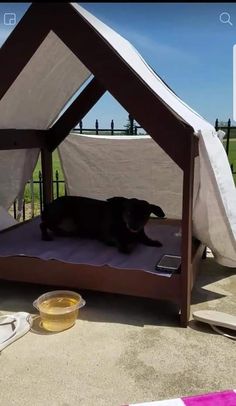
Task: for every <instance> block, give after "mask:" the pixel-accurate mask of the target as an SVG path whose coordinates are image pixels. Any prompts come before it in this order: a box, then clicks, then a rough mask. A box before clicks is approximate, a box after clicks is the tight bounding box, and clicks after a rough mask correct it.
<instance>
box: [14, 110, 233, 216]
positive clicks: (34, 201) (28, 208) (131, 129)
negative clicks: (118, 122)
mask: <svg viewBox="0 0 236 406" xmlns="http://www.w3.org/2000/svg"><path fill="white" fill-rule="evenodd" d="M141 128H142V127H140V126H139V125H137V124H136V123H135V121H134V119H133V118H132V117H131V116H130V115H129V117H128V121H127V125H126V126H125V128H116V129H115V128H114V120H111V123H110V128H100V127H99V122H98V120H96V121H95V127H94V128H83V123H82V121H80V123H79V126H78V128H76V129H74V130H73V131H75V132H78V133H79V134H88V133H89V134H96V135H99V134H101V135H102V134H103V135H104V134H106V135H108V134H109V135H116V134H119V135H138V131H139V129H141ZM215 128H216V130H219V129H221V130H223V131H225V133H226V135H225V142H224V144H225V149H226V153H227V155H228V156H229V153H230V144H231V140H232V139H235V142H236V127H235V126H231V121H230V119H229V120H228V122H227V123H223V124H222V122H221V123H219V120H218V119H217V120H216V121H215ZM142 134H146V132H145V130H143V131H142ZM235 145H236V144H235ZM230 165H231V170H232V173H233V174H236V170H234V163H233V162H230ZM26 192H27V193H26ZM65 194H66V186H65V181H64V179H60V178H59V172H58V171H55V174H54V176H53V198H57V197H59V196H61V195H65ZM42 209H43V180H42V173H41V171H39V173H38V176H37V179H36V180H35V179H34V180H33V179H31V180H30V181H29V182H27V185H26V188H25V192H24V196H22V197H21V198H18V199H16V200H15V202H14V204H13V206H12V208H11V212H12V214H13V216H14V218H15V219H17V220H19V221H25V220H27V219H29V218H32V217H34V216H37V215H39V214H41V212H42Z"/></svg>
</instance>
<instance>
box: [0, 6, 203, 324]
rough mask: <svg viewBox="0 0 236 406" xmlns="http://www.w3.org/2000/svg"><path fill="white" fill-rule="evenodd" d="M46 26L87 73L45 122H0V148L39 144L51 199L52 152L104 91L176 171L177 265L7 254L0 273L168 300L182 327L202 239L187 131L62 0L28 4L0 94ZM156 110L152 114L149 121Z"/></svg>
mask: <svg viewBox="0 0 236 406" xmlns="http://www.w3.org/2000/svg"><path fill="white" fill-rule="evenodd" d="M68 21H69V22H70V24H68ZM50 30H53V31H54V33H55V34H56V35H57V36H58V37H59V38H60V39H61V40H62V41H63V42H64V43H65V44H66V45H67V47H68V48H69V49H70V50H71V51H72V52H73V53H74V54H75V55H76V56H77V57H79V59H80V60H81V61H82V63H83V64H84V65H85V66H86V67H87V68H88V69H89V70H90V72H91V73H92V74H93V75H94V78H93V79H92V80H91V81H90V83H89V84H88V85H87V87H86V88H85V89H84V90H83V91H82V92H81V94H80V95H79V96H78V98H77V99H76V100H75V101H74V102H73V103H72V104H71V106H70V107H69V108H68V109H67V110H66V111H65V112H64V114H63V115H62V116H61V117H60V119H58V121H57V122H56V123H55V124H54V125H53V126H52V127H51V128H50V129H48V130H25V129H0V149H2V150H6V149H16V148H36V147H37V148H40V149H41V158H42V174H43V191H44V202H49V201H51V200H52V151H53V150H54V149H55V148H56V147H57V146H58V145H59V144H60V143H61V142H62V141H63V140H64V139H65V137H66V136H67V135H68V134H69V132H70V131H71V130H72V129H73V128H74V126H75V125H76V124H77V123H78V122H79V121H80V120H81V119H82V118H83V117H84V116H85V115H86V114H87V113H88V111H89V110H90V109H91V108H92V107H93V106H94V104H95V103H96V102H97V101H98V100H99V99H100V97H101V96H102V95H103V94H104V93H105V91H106V90H108V91H109V92H110V93H111V94H112V95H113V96H114V97H115V99H116V100H117V101H118V102H119V103H120V104H121V105H122V106H123V107H124V108H125V109H126V110H127V111H129V113H130V114H131V115H132V117H134V118H135V119H136V120H137V121H138V122H139V123H140V125H141V126H142V127H143V128H145V130H146V131H147V132H148V133H149V134H150V136H151V137H152V138H153V139H154V140H155V141H156V142H157V143H158V144H159V145H160V147H161V148H162V149H163V150H164V151H165V152H166V153H167V154H168V155H169V156H170V157H171V158H172V159H173V160H174V161H175V162H176V163H177V165H178V166H179V167H180V168H181V169H182V170H183V204H182V213H183V215H182V242H181V256H182V265H181V272H180V274H176V275H173V276H172V277H171V278H163V277H158V276H156V275H155V279H154V278H153V276H152V274H147V273H144V272H141V271H137V270H134V272H135V276H134V274H133V273H130V272H126V271H125V270H118V269H112V268H109V271H108V267H101V268H99V270H98V269H97V268H95V267H91V266H88V265H83V266H82V265H72V264H64V263H63V264H62V263H60V262H59V261H41V260H39V259H36V258H25V257H24V258H23V257H10V258H0V278H2V279H8V280H18V281H26V282H35V283H45V284H46V283H49V284H57V285H66V286H70V287H78V288H80V289H96V290H102V291H107V292H113V293H123V294H130V295H136V296H143V297H150V298H155V299H168V300H173V301H174V302H176V303H177V304H178V305H179V307H180V310H181V315H180V321H181V325H182V326H187V323H188V320H189V314H190V300H191V289H192V286H193V284H194V280H195V275H196V270H197V268H198V263H199V260H200V259H201V257H202V253H203V250H204V246H203V245H202V244H200V242H198V241H196V240H194V239H193V237H192V204H193V178H194V159H195V157H196V156H197V155H198V139H197V137H196V136H195V135H194V130H193V128H192V127H191V126H190V125H189V124H188V123H186V122H184V121H183V120H182V121H181V120H180V118H179V117H177V115H176V114H175V113H174V112H172V111H171V110H170V109H168V107H167V106H166V105H165V104H164V103H163V101H162V100H161V99H160V98H159V97H158V96H157V95H156V94H155V93H154V92H153V91H152V89H151V88H149V87H148V86H147V84H146V83H145V82H143V81H142V79H141V78H140V77H139V76H137V75H136V74H135V73H134V71H133V70H132V68H131V67H130V66H129V65H128V64H126V62H125V61H124V60H123V59H122V58H121V57H120V56H119V54H118V53H116V51H115V50H114V49H112V47H111V46H110V45H109V44H108V43H107V41H106V40H105V39H104V38H103V37H102V36H100V35H99V34H98V32H97V31H96V30H95V29H94V28H93V26H92V25H91V24H89V23H88V22H87V20H86V19H85V18H83V17H82V16H81V15H80V14H79V13H78V12H77V11H76V9H74V7H72V6H71V5H70V4H69V3H47V4H39V3H38V4H37V3H33V4H32V5H31V6H30V7H29V9H28V10H27V12H26V13H25V15H24V17H23V18H22V20H21V21H20V22H19V23H18V25H17V26H16V28H15V29H14V31H13V32H12V34H11V35H10V36H9V38H8V39H7V40H6V42H5V43H4V45H3V46H2V48H1V50H0V65H1V82H0V98H3V96H4V94H5V93H6V92H7V90H8V89H9V88H10V86H11V85H12V83H13V82H14V80H15V79H16V78H17V76H18V75H19V74H20V72H21V71H22V69H23V68H24V67H25V65H26V64H27V63H28V61H29V60H30V58H31V57H32V55H33V54H34V52H35V51H36V50H37V48H38V47H39V45H40V44H41V43H42V41H43V40H44V39H45V38H46V36H47V34H48V33H49V31H50ZM83 38H86V41H84V40H83ZM91 50H95V52H92V51H91ZM16 55H17V57H16ZM100 61H102V63H101V62H100ZM121 83H125V86H121ZM145 106H148V109H146V108H145ZM157 114H158V116H159V117H160V119H159V120H156V116H157ZM19 226H20V225H19ZM32 267H33V272H32ZM42 268H43V275H42ZM19 269H21V271H19ZM131 274H132V277H130V275H131Z"/></svg>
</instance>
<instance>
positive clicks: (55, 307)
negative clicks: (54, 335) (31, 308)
mask: <svg viewBox="0 0 236 406" xmlns="http://www.w3.org/2000/svg"><path fill="white" fill-rule="evenodd" d="M77 304H78V300H77V299H75V298H73V297H66V296H61V297H60V296H56V297H52V298H49V299H46V300H44V301H43V302H41V303H40V306H39V307H40V316H41V319H42V324H43V327H44V328H45V329H46V330H49V331H62V330H66V329H68V328H70V327H72V326H73V325H74V324H75V321H76V318H77V316H78V308H77V309H76V310H74V311H69V309H68V308H69V307H73V306H75V305H77ZM66 308H67V309H66Z"/></svg>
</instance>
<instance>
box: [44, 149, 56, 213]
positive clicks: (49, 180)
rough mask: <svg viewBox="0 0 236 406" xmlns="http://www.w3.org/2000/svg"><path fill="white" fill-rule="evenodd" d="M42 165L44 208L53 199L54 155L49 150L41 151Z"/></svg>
mask: <svg viewBox="0 0 236 406" xmlns="http://www.w3.org/2000/svg"><path fill="white" fill-rule="evenodd" d="M41 163H42V175H43V206H45V204H46V203H50V202H51V201H52V198H53V174H52V153H51V152H50V151H48V149H46V148H43V149H41Z"/></svg>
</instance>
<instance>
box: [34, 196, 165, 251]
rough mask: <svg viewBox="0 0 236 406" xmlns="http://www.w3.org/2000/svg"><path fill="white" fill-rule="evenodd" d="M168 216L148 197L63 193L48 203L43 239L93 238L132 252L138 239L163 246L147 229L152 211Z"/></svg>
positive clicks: (43, 222) (43, 220)
mask: <svg viewBox="0 0 236 406" xmlns="http://www.w3.org/2000/svg"><path fill="white" fill-rule="evenodd" d="M151 213H153V214H155V215H156V216H158V217H161V218H163V217H165V213H164V212H163V211H162V209H161V208H160V207H159V206H155V205H153V204H149V203H148V202H146V201H145V200H139V199H127V198H125V197H112V198H110V199H107V200H106V201H102V200H96V199H90V198H87V197H80V196H63V197H59V198H57V199H56V200H54V201H53V202H52V203H50V204H48V205H46V206H45V209H44V211H43V212H42V216H41V218H42V223H41V224H40V228H41V233H42V239H43V240H46V241H49V240H52V236H51V235H50V234H49V233H48V229H49V230H51V231H52V232H53V233H54V234H55V235H61V236H78V237H82V238H92V239H97V240H99V241H102V242H104V243H105V244H107V245H111V246H116V247H117V248H118V250H119V251H120V252H123V253H130V252H131V251H132V249H133V248H134V247H135V245H136V244H137V243H142V244H145V245H148V246H153V247H154V246H155V247H160V246H162V244H161V243H160V242H159V241H153V240H151V239H150V238H148V237H147V235H146V234H145V232H144V226H145V224H147V222H148V219H149V217H150V214H151Z"/></svg>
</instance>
